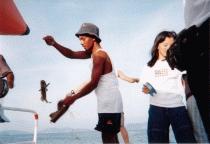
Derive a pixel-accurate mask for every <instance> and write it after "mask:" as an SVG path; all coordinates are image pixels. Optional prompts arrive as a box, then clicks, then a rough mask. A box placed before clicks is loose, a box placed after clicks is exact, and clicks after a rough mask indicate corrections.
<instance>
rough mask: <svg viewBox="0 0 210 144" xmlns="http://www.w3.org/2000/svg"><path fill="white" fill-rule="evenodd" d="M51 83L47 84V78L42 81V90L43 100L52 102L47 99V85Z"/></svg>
mask: <svg viewBox="0 0 210 144" xmlns="http://www.w3.org/2000/svg"><path fill="white" fill-rule="evenodd" d="M49 85H50V83H48V84H46V82H45V80H41V81H40V86H41V88H40V90H39V91H41V101H45V102H46V103H51V102H49V101H48V100H47V90H48V89H47V87H48V86H49Z"/></svg>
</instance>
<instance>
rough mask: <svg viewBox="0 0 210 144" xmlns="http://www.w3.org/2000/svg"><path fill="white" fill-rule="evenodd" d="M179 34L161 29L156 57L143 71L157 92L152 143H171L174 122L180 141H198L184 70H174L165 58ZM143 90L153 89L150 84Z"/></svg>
mask: <svg viewBox="0 0 210 144" xmlns="http://www.w3.org/2000/svg"><path fill="white" fill-rule="evenodd" d="M175 38H176V33H175V32H170V31H162V32H160V33H159V34H158V35H157V37H156V38H155V41H154V45H153V47H152V50H151V56H152V57H151V59H150V60H149V62H148V63H147V66H145V67H144V68H143V71H142V76H141V77H142V78H143V79H142V82H148V83H150V84H151V85H152V86H153V87H154V88H155V90H156V92H157V93H156V94H155V95H153V96H150V107H149V119H148V127H147V135H148V142H149V143H169V126H170V125H171V126H172V129H173V132H174V135H175V138H176V142H177V143H185V142H187V143H194V142H196V141H195V138H194V136H193V130H192V126H191V123H190V120H189V117H188V114H187V111H186V108H185V106H184V103H183V97H184V88H183V86H182V79H181V77H182V72H180V71H179V70H177V69H174V70H172V69H171V68H170V67H169V65H168V63H167V61H166V59H165V58H166V52H167V50H168V49H169V48H170V46H171V45H172V44H173V42H174V39H175ZM142 91H143V92H144V93H146V94H148V93H149V92H150V91H149V89H148V88H147V87H146V85H144V86H143V88H142Z"/></svg>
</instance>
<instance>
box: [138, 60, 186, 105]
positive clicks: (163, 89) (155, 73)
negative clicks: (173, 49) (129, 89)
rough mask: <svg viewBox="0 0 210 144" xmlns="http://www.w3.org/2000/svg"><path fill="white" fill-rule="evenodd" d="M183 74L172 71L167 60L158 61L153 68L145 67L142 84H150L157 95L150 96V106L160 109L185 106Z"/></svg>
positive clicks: (175, 70)
mask: <svg viewBox="0 0 210 144" xmlns="http://www.w3.org/2000/svg"><path fill="white" fill-rule="evenodd" d="M182 74H183V72H180V71H179V70H177V69H174V70H172V69H171V68H170V67H169V65H168V63H167V61H166V60H157V61H156V63H155V65H154V66H153V67H149V66H145V67H144V68H143V70H142V74H141V77H140V78H141V82H143V83H146V82H149V83H150V84H151V85H152V86H153V87H154V88H155V90H156V92H157V94H155V95H154V96H150V104H151V105H155V106H160V107H179V106H184V103H183V98H184V96H185V94H184V87H183V85H182V81H181V79H182Z"/></svg>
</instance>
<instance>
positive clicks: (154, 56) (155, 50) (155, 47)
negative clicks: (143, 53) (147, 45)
mask: <svg viewBox="0 0 210 144" xmlns="http://www.w3.org/2000/svg"><path fill="white" fill-rule="evenodd" d="M166 37H173V38H174V39H175V38H176V33H175V32H174V31H162V32H160V33H159V34H158V35H157V36H156V38H155V41H154V44H153V46H152V50H151V56H152V58H151V59H150V60H149V62H148V63H147V65H148V66H149V67H152V66H153V65H154V64H155V63H156V61H157V59H158V56H159V55H158V45H159V43H161V42H163V41H164V40H165V38H166Z"/></svg>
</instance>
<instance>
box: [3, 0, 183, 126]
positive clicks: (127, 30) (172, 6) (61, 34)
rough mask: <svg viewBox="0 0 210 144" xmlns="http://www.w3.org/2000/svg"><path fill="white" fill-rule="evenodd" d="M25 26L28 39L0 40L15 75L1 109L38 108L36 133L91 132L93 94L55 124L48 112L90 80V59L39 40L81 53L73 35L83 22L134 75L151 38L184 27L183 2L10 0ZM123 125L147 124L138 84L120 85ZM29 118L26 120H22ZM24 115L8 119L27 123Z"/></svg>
mask: <svg viewBox="0 0 210 144" xmlns="http://www.w3.org/2000/svg"><path fill="white" fill-rule="evenodd" d="M14 1H15V3H16V5H17V7H18V9H19V11H20V12H21V14H22V16H23V17H24V19H25V21H26V23H27V24H28V25H29V28H30V30H31V31H30V34H29V35H27V36H0V53H2V54H3V55H4V56H5V58H6V60H7V62H8V63H9V65H10V67H11V68H12V70H13V71H14V74H15V88H14V89H13V90H10V92H9V94H8V95H7V97H6V98H5V99H4V105H6V106H14V107H24V108H30V109H34V110H36V111H37V112H38V113H39V115H40V121H39V126H40V129H44V128H49V127H73V128H88V129H93V128H94V126H95V124H96V123H97V111H96V98H95V94H94V92H92V93H91V94H89V95H88V96H86V97H84V98H82V99H81V100H78V101H77V102H76V103H75V104H74V105H73V106H72V107H70V111H69V112H67V113H66V114H65V115H64V116H63V117H62V118H61V119H60V120H59V121H58V122H57V123H56V124H50V123H49V117H48V115H49V113H51V112H52V111H54V110H55V109H56V103H57V101H58V100H59V99H61V98H63V97H64V96H65V94H66V93H68V92H69V91H70V90H71V88H74V87H75V86H77V85H79V84H80V83H81V82H83V81H84V80H86V79H88V78H89V76H90V68H89V64H90V63H91V61H90V60H71V59H67V58H65V57H63V56H62V55H61V54H60V53H58V52H57V51H56V50H55V49H53V48H52V47H49V46H47V45H46V44H45V43H44V41H43V40H42V37H44V36H45V35H48V34H49V35H52V36H54V38H55V40H57V42H59V43H60V44H62V45H64V46H66V47H70V48H72V49H73V50H81V49H82V47H81V46H80V43H79V40H78V39H77V37H75V33H76V32H77V31H78V29H79V27H80V25H81V24H82V23H83V22H91V23H94V24H96V25H97V26H98V27H99V28H100V37H101V39H102V43H101V45H102V47H103V48H104V49H105V50H106V51H108V52H109V54H110V56H111V58H112V61H113V63H114V65H115V67H116V68H118V69H121V70H123V71H124V72H125V73H127V74H128V75H131V76H136V77H138V76H139V75H140V72H141V69H142V66H143V65H144V64H146V62H147V61H148V59H149V52H150V49H151V46H152V44H153V41H154V38H155V36H156V35H157V34H158V33H159V32H160V31H162V30H174V31H176V32H179V31H180V30H181V29H182V28H183V27H184V16H183V1H182V0H174V1H169V0H158V1H155V0H82V1H79V0H71V1H70V0H30V1H28V0H14ZM41 79H44V80H46V81H47V82H50V83H51V84H50V86H49V88H48V93H47V94H48V100H49V101H52V103H51V104H46V103H43V102H41V101H40V93H39V91H38V90H39V87H40V80H41ZM119 83H120V90H121V93H122V97H123V103H124V112H125V123H138V122H146V121H147V117H148V115H147V111H148V105H149V101H148V100H149V96H148V95H144V94H142V93H141V92H140V91H141V84H129V83H126V82H123V81H121V80H120V81H119ZM26 117H27V116H26ZM26 117H25V116H22V117H20V116H19V117H18V116H17V115H11V116H10V117H9V118H10V119H12V118H15V119H19V120H20V121H26V120H27V118H26Z"/></svg>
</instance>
